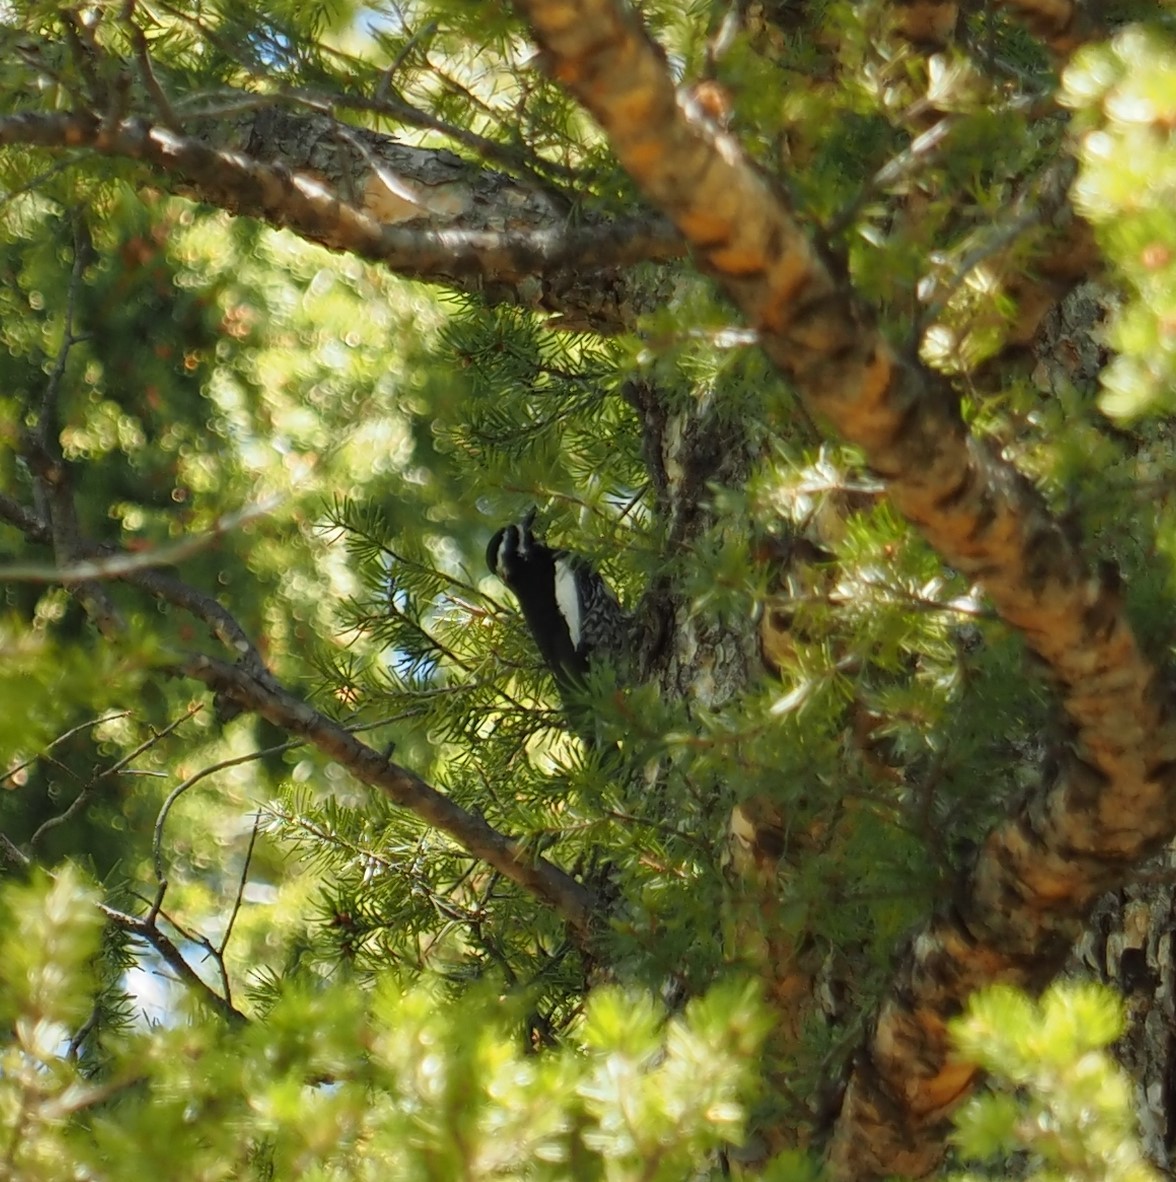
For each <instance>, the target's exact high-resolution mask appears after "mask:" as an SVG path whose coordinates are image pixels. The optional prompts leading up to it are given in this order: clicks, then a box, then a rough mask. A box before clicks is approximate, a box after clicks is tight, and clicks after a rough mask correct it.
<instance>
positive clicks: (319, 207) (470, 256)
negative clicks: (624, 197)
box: [0, 114, 684, 284]
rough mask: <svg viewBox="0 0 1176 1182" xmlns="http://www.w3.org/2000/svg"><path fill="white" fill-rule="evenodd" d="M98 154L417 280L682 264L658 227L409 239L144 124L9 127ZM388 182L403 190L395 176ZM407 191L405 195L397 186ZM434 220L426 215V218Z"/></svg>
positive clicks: (310, 187) (643, 224)
mask: <svg viewBox="0 0 1176 1182" xmlns="http://www.w3.org/2000/svg"><path fill="white" fill-rule="evenodd" d="M10 144H24V145H28V146H31V147H41V148H49V149H58V150H60V149H65V148H70V149H76V148H79V147H87V148H91V149H93V150H94V151H96V152H100V153H102V154H103V155H106V156H117V157H125V158H127V159H131V160H137V161H140V162H142V163H144V164H148V165H150V166H151V167H153V168H155V169H157V170H159V171H160V172H162V173H164V174H165V175H167V176H171V177H176V178H180V177H182V178H184V179H185V180H186V181H187V182H188V183H189V184H190V185H191V186H192V187H193V190H194V192H195V194H196V196H198V197H199V198H200V199H201V200H204V201H208V202H210V203H212V204H213V205H217V206H219V207H220V208H222V209H226V210H228V211H230V212H231V213H235V214H239V215H244V216H247V217H254V218H258V219H260V220H262V221H266V222H269V223H270V224H271V225H274V226H278V227H281V228H283V229H289V230H293V231H295V232H296V233H298V234H300V235H302V236H303V237H304V238H307V239H309V240H310V241H312V242H318V243H321V244H322V245H323V246H326V247H328V248H330V249H332V250H337V251H348V252H350V253H352V254H356V255H358V256H360V257H361V258H365V259H369V260H371V261H372V262H378V263H383V264H385V265H386V266H388V267H390V268H391V269H392V270H394V271H397V272H398V273H400V274H402V275H406V276H409V277H412V278H417V279H422V280H427V281H431V282H446V281H450V280H469V279H476V280H478V281H479V283H483V284H491V283H508V284H509V283H515V282H519V281H521V280H523V279H532V280H533V278H534V276H535V275H536V273H540V274H542V273H546V272H549V271H565V270H566V271H577V272H579V271H585V270H588V271H598V270H602V269H608V268H614V267H626V266H631V265H633V264H636V263H640V262H666V261H669V260H672V259H678V258H681V257H682V254H683V251H684V247H683V245H682V241H681V239H680V237H679V235H678V234H677V233H676V232H675V231H674V230H673V229H672V227H670V226H669V224H668V223H666V222H665V221H664V220H662V219H661V218H659V217H655V216H649V217H638V218H632V219H628V220H625V221H622V222H613V223H610V224H606V225H593V226H582V227H574V226H571V225H568V224H564V225H561V226H559V227H556V228H544V229H537V230H533V231H516V230H511V231H506V230H504V231H494V230H462V229H442V230H435V229H408V228H404V227H398V226H392V225H386V224H384V223H383V222H381V221H380V220H378V218H376V217H375V216H373V215H372V214H370V213H367V212H365V211H364V210H363V209H361V208H359V207H357V206H355V205H352V204H350V203H349V202H347V201H345V200H343V199H342V198H341V196H340V194H339V192H337V191H335V190H333V189H331V188H329V187H328V186H327V185H325V184H323V183H322V182H321V181H319V180H316V179H314V178H313V177H311V176H310V175H308V174H306V173H301V172H296V171H294V170H293V169H291V168H288V167H286V166H285V165H283V164H280V163H277V162H269V161H263V160H259V159H256V158H253V157H250V156H246V155H245V154H243V153H241V152H235V151H225V150H221V149H217V148H213V147H209V146H208V145H207V144H205V143H202V142H201V141H199V140H197V139H194V138H191V137H187V136H181V135H177V134H175V133H174V132H172V131H169V130H167V129H166V128H164V127H158V126H153V125H151V124H150V123H146V122H144V121H142V120H137V119H126V120H122V121H120V122H118V123H114V124H108V123H103V122H101V121H100V120H98V119H96V118H94V117H93V116H91V115H84V114H74V115H35V114H19V115H9V116H5V117H2V118H0V145H10ZM384 179H385V180H390V181H393V182H395V181H396V178H395V177H394V176H393V175H392V173H391V172H390V171H388V172H387V173H386V174H385V176H384ZM396 187H401V186H396ZM426 213H427V211H426V210H424V209H422V211H421V214H422V215H424V214H426Z"/></svg>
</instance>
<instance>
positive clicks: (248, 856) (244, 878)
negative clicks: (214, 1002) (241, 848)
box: [217, 813, 261, 997]
mask: <svg viewBox="0 0 1176 1182" xmlns="http://www.w3.org/2000/svg"><path fill="white" fill-rule="evenodd" d="M260 831H261V813H254V814H253V831H252V832H251V833H250V834H249V848H248V849H247V850H246V851H245V862H244V864H243V865H242V867H241V878H240V880H239V881H238V883H237V897H236V899H234V900H233V910H232V912H231V913H230V914H229V922H228V923H227V924H226V925H225V934H224V935H223V936H222V937H221V942H220V945H219V946H218V948H217V952H218V953H219V954H220V956H221V959H222V963H223V959H224V955H225V950H226V949H227V948H228V946H229V937H230V936H231V935H232V934H233V925H234V924H235V923H236V922H237V914H238V912H239V911H240V910H241V902H242V900H243V899H244V898H245V884H246V883H247V882H248V881H249V867H250V865H251V864H252V862H253V849H254V847H255V846H256V845H257V835H258V833H259V832H260ZM228 990H229V981H228V977H227V976H226V978H225V996H226V997H228V996H229V992H228Z"/></svg>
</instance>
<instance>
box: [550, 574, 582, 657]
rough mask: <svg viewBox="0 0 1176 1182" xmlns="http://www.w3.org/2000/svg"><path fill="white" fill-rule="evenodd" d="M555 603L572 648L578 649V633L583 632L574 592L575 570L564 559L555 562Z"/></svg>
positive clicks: (578, 601)
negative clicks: (566, 627)
mask: <svg viewBox="0 0 1176 1182" xmlns="http://www.w3.org/2000/svg"><path fill="white" fill-rule="evenodd" d="M555 603H556V606H557V607H558V608H559V614H560V615H561V616H563V618H564V622H565V623H566V624H567V626H568V635H569V636H570V637H571V638H572V646H573V647H574V648H579V647H580V633H581V631H582V630H583V622H582V621H581V619H580V595H579V592H578V591H577V590H576V571H575V568H574V567H573V566H572V564H571V562H570V561H569V560H568V559H566V558H557V559H556V562H555Z"/></svg>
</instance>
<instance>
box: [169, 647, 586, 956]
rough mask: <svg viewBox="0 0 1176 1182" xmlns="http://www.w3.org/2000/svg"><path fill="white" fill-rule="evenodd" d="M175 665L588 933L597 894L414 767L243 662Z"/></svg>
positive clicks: (193, 659)
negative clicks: (250, 670) (253, 672)
mask: <svg viewBox="0 0 1176 1182" xmlns="http://www.w3.org/2000/svg"><path fill="white" fill-rule="evenodd" d="M179 670H180V672H181V673H183V674H184V675H186V676H188V677H193V678H195V679H196V680H197V681H201V682H203V683H204V684H205V685H207V686H208V687H209V688H210V689H211V690H213V691H214V692H215V693H217V694H222V695H224V697H225V698H227V699H228V700H229V701H231V702H233V703H234V704H236V705H237V706H239V707H241V708H242V709H243V710H247V711H250V712H251V713H254V714H259V715H261V717H263V718H265V719H266V720H267V721H269V722H272V723H273V724H274V725H275V726H279V727H281V728H282V729H283V730H287V731H290V732H291V733H293V734H295V735H300V736H302V737H304V738H305V739H306V740H307V741H308V742H310V743H312V744H313V745H314V746H315V747H317V748H318V749H319V750H320V751H321V752H323V754H325V755H328V756H330V758H331V759H333V760H335V761H336V762H338V763H339V764H341V765H342V766H343V767H345V768H347V770H348V771H350V772H351V774H352V775H353V776H355V778H356V779H357V780H359V781H360V782H361V783H364V784H368V785H370V786H371V787H373V788H378V789H379V790H380V791H381V792H383V793H384V795H385V796H387V797H388V799H389V800H391V801H392V802H393V804H396V805H398V806H399V807H400V808H404V809H407V810H408V811H410V812H412V813H413V814H415V815H416V816H417V817H419V818H420V819H421V820H422V821H424V822H426V823H427V824H429V825H431V826H433V827H434V828H436V829H440V830H441V831H442V832H443V833H446V834H448V835H449V836H450V837H451V838H452V839H453V840H454V841H456V842H457V843H458V845H460V846H461V847H462V848H463V849H464V850H466V851H467V852H468V853H470V854H472V855H473V856H474V857H476V858H480V859H481V860H482V861H484V862H486V863H487V864H488V865H490V866H492V867H493V868H494V869H495V870H497V871H499V872H500V873H501V874H502V875H503V877H505V878H508V879H509V880H510V881H511V882H513V883H515V885H516V886H520V887H522V888H523V889H524V890H526V891H527V892H529V893H530V894H532V895H534V896H536V897H537V898H539V899H541V900H542V901H543V902H544V903H546V904H548V905H549V906H550V907H552V908H554V909H555V911H556V912H557V913H558V914H559V915H560V916H561V918H562V919H563V920H564V921H565V922H566V923H567V924H568V925H569V926H570V927H571V928H572V929H573V930H574V931H575V932H576V934H577V936H578V937H579V938H580V939H581V940H585V941H586V940H587V939H588V938H589V937H590V936H591V933H592V927H593V923H594V920H595V916H596V912H597V901H596V899H595V898H594V897H593V895H592V893H591V892H590V891H589V890H587V889H586V888H585V887H584V886H582V885H581V884H580V883H578V882H576V880H575V879H574V878H572V877H571V876H570V875H568V874H566V873H565V872H564V871H562V870H560V869H559V868H558V867H557V866H554V865H552V863H550V862H548V861H547V860H546V859H544V858H542V857H538V856H535V855H532V854H531V853H530V852H529V851H528V850H527V848H526V847H525V846H524V845H523V844H522V843H520V842H518V841H515V840H513V839H511V838H509V837H507V836H506V835H505V834H502V833H499V832H498V831H497V830H495V829H493V828H492V827H491V826H490V825H489V824H487V823H486V821H485V820H484V819H483V818H481V817H479V816H477V815H476V814H474V813H470V812H467V811H466V810H465V809H463V808H461V807H460V806H459V805H457V804H455V803H454V802H453V801H452V800H450V799H449V797H447V796H444V795H443V794H442V793H440V792H438V791H437V790H436V789H435V788H433V787H432V786H431V785H430V784H427V783H426V782H425V781H424V780H422V779H421V778H420V777H419V776H417V775H416V774H415V773H413V772H411V771H409V770H407V769H406V768H402V767H399V766H398V765H397V764H394V763H392V762H391V761H390V760H388V759H386V758H385V757H384V756H383V755H381V754H380V753H379V752H378V751H375V750H373V749H372V748H371V747H368V746H366V745H365V744H363V743H361V742H360V741H359V740H358V739H356V738H355V736H354V735H352V734H351V733H350V732H348V731H347V730H345V729H344V728H343V727H341V726H340V725H339V724H338V723H336V722H333V721H332V720H331V719H329V718H328V717H327V716H326V715H324V714H320V713H319V712H318V711H317V710H315V709H314V708H313V707H311V706H309V705H308V704H307V703H306V702H303V701H301V700H300V699H298V698H296V697H295V696H294V695H293V694H291V693H289V692H288V691H287V690H285V689H284V688H283V687H281V686H280V685H278V684H277V683H276V682H275V681H273V680H272V679H270V678H266V679H264V680H263V679H261V678H257V677H254V676H252V675H250V674H249V673H248V672H246V671H245V670H244V669H241V668H239V667H237V666H233V665H228V664H225V663H224V662H223V661H217V660H215V659H213V658H212V657H208V656H204V655H203V654H198V653H193V654H191V655H189V656H188V657H187V658H186V659H185V660H184V661H183V662H182V663H181V665H180V666H179Z"/></svg>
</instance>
